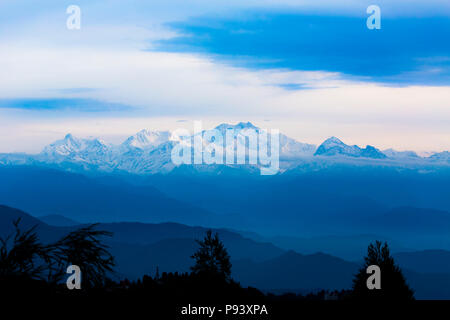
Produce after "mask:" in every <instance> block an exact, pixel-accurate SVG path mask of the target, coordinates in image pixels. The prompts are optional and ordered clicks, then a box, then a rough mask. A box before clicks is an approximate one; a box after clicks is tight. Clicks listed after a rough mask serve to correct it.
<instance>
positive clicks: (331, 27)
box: [158, 11, 450, 85]
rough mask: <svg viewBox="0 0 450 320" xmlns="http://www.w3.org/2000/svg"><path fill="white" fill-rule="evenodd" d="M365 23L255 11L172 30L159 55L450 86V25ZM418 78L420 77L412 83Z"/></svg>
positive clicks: (436, 21) (428, 20) (406, 20)
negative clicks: (374, 27)
mask: <svg viewBox="0 0 450 320" xmlns="http://www.w3.org/2000/svg"><path fill="white" fill-rule="evenodd" d="M367 16H368V15H365V14H361V16H360V17H348V16H328V15H323V16H322V15H305V14H301V13H297V14H292V13H283V12H276V13H272V12H265V11H263V12H256V13H255V12H250V13H248V14H241V15H239V16H238V18H233V17H229V18H211V17H201V18H193V19H191V20H189V21H183V22H177V23H173V24H170V26H171V27H172V28H174V29H175V30H176V31H177V32H178V33H179V34H181V35H182V36H179V37H175V38H171V39H167V40H162V41H161V42H160V43H159V46H158V49H159V50H162V51H175V52H186V51H187V52H197V53H207V54H214V55H215V57H216V58H217V59H224V60H225V61H228V62H230V63H234V61H233V60H234V58H235V57H242V59H241V60H239V59H238V62H237V63H240V64H241V65H244V66H247V67H254V68H287V69H290V70H310V71H313V70H325V71H331V72H340V73H343V74H345V75H346V76H347V77H349V78H353V77H356V78H358V79H361V80H363V81H378V82H385V83H387V84H392V85H408V84H422V85H449V84H450V57H449V56H448V54H449V52H450V41H449V39H450V18H449V17H425V18H412V17H397V18H386V19H383V20H382V21H383V22H382V28H381V29H380V30H369V29H367V28H364V25H365V21H366V19H367ZM411 74H414V76H412V75H411Z"/></svg>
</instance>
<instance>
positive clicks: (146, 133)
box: [123, 129, 171, 149]
mask: <svg viewBox="0 0 450 320" xmlns="http://www.w3.org/2000/svg"><path fill="white" fill-rule="evenodd" d="M170 135H171V134H170V132H169V131H151V130H147V129H144V130H141V131H139V132H138V133H136V134H135V135H133V136H131V137H129V138H128V139H127V140H126V141H125V142H124V143H123V145H124V146H126V147H132V148H138V149H146V148H149V147H156V146H158V145H160V144H162V143H165V142H167V141H169V138H170Z"/></svg>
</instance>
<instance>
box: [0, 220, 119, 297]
mask: <svg viewBox="0 0 450 320" xmlns="http://www.w3.org/2000/svg"><path fill="white" fill-rule="evenodd" d="M13 224H14V227H15V231H14V232H13V234H11V235H9V236H8V237H6V238H5V239H3V238H0V281H1V285H0V287H1V288H2V289H5V290H8V289H6V288H9V289H11V288H17V290H20V287H21V286H25V287H42V286H45V287H47V288H50V287H53V288H56V287H57V286H58V284H60V283H61V280H62V279H63V277H64V276H65V275H66V273H65V271H66V268H67V266H68V265H70V264H74V265H78V266H79V267H80V268H81V271H82V281H83V287H84V288H86V289H89V288H93V287H100V286H104V285H105V284H106V283H107V278H106V274H107V272H112V268H113V266H114V259H113V257H112V255H111V254H110V253H109V252H108V250H107V249H108V247H107V246H106V245H104V244H103V243H101V242H100V240H99V238H100V237H101V236H110V235H111V233H109V232H106V231H100V230H94V227H95V226H96V225H89V226H87V227H83V228H80V229H78V230H75V231H72V232H70V233H69V234H68V235H66V236H65V237H63V238H62V239H61V240H59V241H57V242H56V243H53V244H49V245H43V244H42V243H41V242H40V241H39V238H38V236H37V233H36V226H34V227H32V228H30V229H29V230H26V231H22V230H21V229H20V228H19V224H20V219H18V220H16V221H14V222H13Z"/></svg>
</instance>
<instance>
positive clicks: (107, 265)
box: [54, 224, 115, 289]
mask: <svg viewBox="0 0 450 320" xmlns="http://www.w3.org/2000/svg"><path fill="white" fill-rule="evenodd" d="M95 226H96V224H93V225H89V226H87V227H83V228H80V229H78V230H75V231H72V232H70V233H69V234H68V235H66V236H65V237H63V238H62V239H61V240H59V241H58V242H57V243H55V244H54V250H55V256H56V258H57V259H58V261H59V264H60V265H61V266H63V267H67V266H68V265H77V266H79V267H80V269H81V276H82V283H83V285H82V286H83V287H84V288H88V289H89V288H92V287H101V286H104V285H105V281H106V279H107V278H106V274H107V272H112V271H113V267H114V265H115V263H114V258H113V256H112V255H111V254H110V253H109V251H108V248H109V247H108V246H107V245H105V244H103V243H102V242H100V239H99V238H100V237H102V236H112V233H111V232H108V231H101V230H94V228H95Z"/></svg>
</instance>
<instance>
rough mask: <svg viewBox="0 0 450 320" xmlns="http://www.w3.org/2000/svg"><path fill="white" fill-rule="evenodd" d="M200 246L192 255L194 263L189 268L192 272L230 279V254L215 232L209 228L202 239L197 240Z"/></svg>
mask: <svg viewBox="0 0 450 320" xmlns="http://www.w3.org/2000/svg"><path fill="white" fill-rule="evenodd" d="M197 243H198V244H199V245H200V248H199V249H198V250H197V252H195V253H194V255H192V258H193V259H195V265H194V266H193V267H192V268H191V270H192V272H193V273H194V274H198V275H209V276H219V277H220V278H223V279H225V280H230V276H231V263H230V256H229V255H228V252H227V250H226V249H225V247H224V245H223V243H222V241H220V240H219V236H218V234H217V233H215V234H214V236H213V234H212V231H211V230H208V231H207V232H206V236H205V238H204V239H203V240H201V241H199V240H197Z"/></svg>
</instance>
